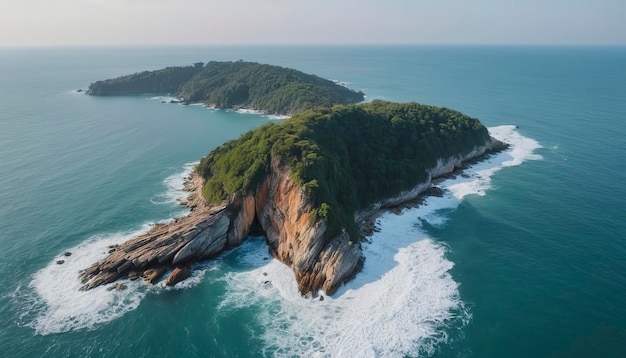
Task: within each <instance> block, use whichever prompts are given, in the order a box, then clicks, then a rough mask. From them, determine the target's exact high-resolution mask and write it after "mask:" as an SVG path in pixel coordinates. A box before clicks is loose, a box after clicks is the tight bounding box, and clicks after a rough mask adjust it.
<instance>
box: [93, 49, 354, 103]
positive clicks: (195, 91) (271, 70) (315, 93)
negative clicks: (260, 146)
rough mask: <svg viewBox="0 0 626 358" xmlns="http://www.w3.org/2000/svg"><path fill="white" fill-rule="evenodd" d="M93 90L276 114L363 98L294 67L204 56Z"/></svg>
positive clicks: (101, 84)
mask: <svg viewBox="0 0 626 358" xmlns="http://www.w3.org/2000/svg"><path fill="white" fill-rule="evenodd" d="M87 93H88V94H93V95H121V94H140V93H170V94H175V95H176V96H178V97H180V98H182V99H183V101H185V102H202V103H204V104H206V105H208V106H215V107H218V108H250V109H255V110H259V111H264V112H266V113H270V114H274V113H276V114H293V113H296V112H298V111H302V110H306V109H312V108H316V107H326V108H330V107H332V106H333V105H336V104H348V103H356V102H360V101H362V100H363V93H362V92H355V91H352V90H350V89H348V88H345V87H343V86H340V85H338V84H336V83H334V82H332V81H329V80H325V79H323V78H320V77H318V76H314V75H309V74H306V73H303V72H300V71H296V70H293V69H288V68H283V67H278V66H271V65H264V64H259V63H253V62H243V61H237V62H209V63H207V64H206V65H203V64H202V63H201V62H200V63H197V64H196V65H194V66H187V67H168V68H166V69H163V70H158V71H151V72H141V73H136V74H133V75H129V76H123V77H118V78H115V79H112V80H106V81H98V82H96V83H92V84H91V85H90V86H89V90H88V91H87Z"/></svg>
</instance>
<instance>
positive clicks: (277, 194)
mask: <svg viewBox="0 0 626 358" xmlns="http://www.w3.org/2000/svg"><path fill="white" fill-rule="evenodd" d="M495 145H499V146H500V145H502V143H499V142H498V143H490V144H488V145H486V146H484V147H478V148H476V150H475V151H473V152H472V153H470V154H468V155H467V156H463V157H452V158H447V159H441V160H440V161H439V162H438V163H437V165H436V167H435V168H432V169H431V170H430V171H429V175H428V180H427V182H425V183H420V184H418V185H416V186H415V187H414V188H413V189H412V190H409V191H406V192H403V193H400V194H399V195H398V196H397V197H395V198H389V199H387V200H385V201H384V202H381V203H378V204H375V205H373V206H372V207H370V208H367V209H365V210H363V211H361V212H358V213H356V214H355V221H356V222H357V224H359V225H363V224H364V223H365V222H366V221H367V218H368V217H370V216H371V215H374V214H375V213H376V212H377V211H378V210H380V209H382V208H388V207H392V206H394V205H400V204H402V203H405V202H407V201H410V200H414V199H415V198H417V196H418V195H419V194H420V193H422V192H423V191H425V190H427V189H428V188H430V186H431V183H430V181H431V179H432V178H434V177H436V176H440V175H443V174H446V173H449V172H452V171H453V170H454V168H455V167H458V166H459V165H461V163H462V162H463V161H464V160H467V159H471V158H472V157H474V156H479V155H482V154H483V153H484V152H485V151H486V150H492V149H494V146H495ZM498 149H502V148H498ZM203 183H204V182H203V180H202V179H201V178H199V177H197V176H192V178H191V180H190V181H189V182H188V183H187V184H186V186H185V189H186V190H189V191H191V195H190V196H189V198H188V200H187V201H186V205H187V206H189V207H190V208H191V212H190V214H189V215H188V216H186V217H183V218H179V219H176V220H174V221H173V222H171V223H169V224H167V225H163V224H160V225H155V227H154V228H152V230H150V231H149V232H147V233H146V234H143V235H140V236H138V237H137V238H135V239H132V240H130V241H127V242H126V243H124V244H122V245H119V246H116V247H113V248H112V249H111V250H112V251H111V253H110V255H109V256H107V257H106V258H105V259H103V260H102V261H100V262H98V263H95V264H94V265H92V266H91V267H89V268H88V269H86V270H85V271H84V272H83V273H82V274H81V279H82V282H83V283H84V284H85V285H84V287H83V288H84V289H90V288H92V287H96V286H99V285H102V284H107V283H110V282H113V281H115V280H117V279H119V278H122V277H129V278H131V277H137V276H138V275H139V273H140V272H143V276H144V277H145V278H146V277H147V275H148V274H150V273H152V272H153V271H155V270H156V271H158V272H159V273H160V275H159V277H160V276H161V275H162V274H163V273H162V272H160V271H161V270H165V269H167V268H174V267H177V266H185V267H187V266H188V265H189V264H190V263H193V262H196V261H199V260H204V259H207V258H210V257H213V256H215V255H218V254H219V253H220V252H221V251H223V250H224V249H226V248H229V247H234V246H237V245H240V244H241V243H242V241H243V240H244V239H245V238H246V237H247V236H248V233H249V231H250V228H251V227H252V225H253V224H254V223H255V221H256V222H258V223H259V224H260V226H261V227H262V229H263V230H264V231H265V234H266V238H267V243H268V245H269V248H270V251H271V252H272V254H273V255H274V257H276V258H277V259H278V260H280V261H281V262H283V263H285V264H286V265H288V266H289V267H291V268H292V269H293V271H294V274H295V277H296V280H297V282H298V289H299V290H300V292H301V293H302V294H303V295H317V292H318V290H320V289H322V290H324V291H325V292H326V293H327V294H333V293H334V292H335V291H336V290H337V288H339V286H341V284H342V283H343V282H345V281H346V280H348V279H350V278H351V277H352V276H354V275H355V274H356V272H357V271H358V270H359V268H360V266H361V265H362V263H363V259H362V257H361V249H360V245H358V244H354V243H352V242H351V241H350V238H349V236H348V234H347V233H346V232H342V233H340V234H339V235H338V236H336V237H330V238H329V237H327V236H326V235H325V233H326V229H327V225H326V222H325V220H324V219H316V220H312V218H311V214H310V212H311V209H312V203H311V200H310V198H309V197H308V195H307V194H306V192H305V191H304V190H303V189H302V188H300V187H299V186H298V185H296V184H294V183H293V182H292V181H291V179H290V178H289V173H288V171H287V169H286V168H285V167H283V166H281V164H280V161H279V160H278V159H274V160H272V163H271V168H270V170H269V173H268V174H267V175H266V177H265V179H264V180H263V182H262V183H261V184H260V185H259V187H258V188H257V190H256V193H255V194H254V195H252V194H248V195H245V196H235V197H234V198H232V201H231V202H230V203H226V202H224V203H221V204H219V205H213V206H207V205H206V202H205V201H204V198H203V197H202V194H201V193H202V185H203ZM151 270H152V271H151ZM188 270H189V269H188V268H187V269H180V268H179V269H175V270H174V272H173V273H172V274H171V275H170V277H169V278H168V280H167V283H166V284H168V285H174V284H176V283H177V282H180V280H183V279H185V278H186V277H188V276H189V274H190V272H188ZM163 272H164V271H163ZM156 280H158V278H152V276H150V278H149V281H150V282H155V281H156Z"/></svg>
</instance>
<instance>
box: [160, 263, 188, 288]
mask: <svg viewBox="0 0 626 358" xmlns="http://www.w3.org/2000/svg"><path fill="white" fill-rule="evenodd" d="M190 275H191V269H190V268H189V267H186V266H179V267H176V268H175V269H174V270H173V271H172V273H171V274H170V275H169V276H168V277H167V281H165V286H174V285H175V284H177V283H179V282H181V281H184V280H186V279H187V278H188V277H189V276H190Z"/></svg>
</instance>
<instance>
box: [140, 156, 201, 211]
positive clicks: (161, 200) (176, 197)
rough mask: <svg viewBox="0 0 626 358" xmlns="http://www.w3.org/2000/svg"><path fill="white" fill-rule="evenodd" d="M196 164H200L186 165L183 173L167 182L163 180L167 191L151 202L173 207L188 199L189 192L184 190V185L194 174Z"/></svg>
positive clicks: (166, 179)
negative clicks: (172, 205)
mask: <svg viewBox="0 0 626 358" xmlns="http://www.w3.org/2000/svg"><path fill="white" fill-rule="evenodd" d="M196 164H198V162H193V163H186V164H185V165H184V166H183V169H182V170H181V171H179V172H177V173H174V174H172V175H170V176H168V177H167V178H165V180H163V185H164V186H165V191H163V192H162V193H159V194H157V195H155V196H154V197H153V198H152V199H150V202H152V203H153V204H157V205H162V204H167V205H171V204H178V203H180V202H181V201H184V200H185V199H187V197H188V196H189V192H187V191H185V190H183V185H184V184H185V181H186V180H187V178H189V175H190V174H191V173H192V172H193V167H194V166H195V165H196Z"/></svg>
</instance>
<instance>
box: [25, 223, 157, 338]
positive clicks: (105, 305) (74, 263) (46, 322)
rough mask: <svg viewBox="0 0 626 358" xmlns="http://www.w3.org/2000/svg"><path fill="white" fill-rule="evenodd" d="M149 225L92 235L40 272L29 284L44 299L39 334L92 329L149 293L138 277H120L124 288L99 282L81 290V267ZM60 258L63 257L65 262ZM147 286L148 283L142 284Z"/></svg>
mask: <svg viewBox="0 0 626 358" xmlns="http://www.w3.org/2000/svg"><path fill="white" fill-rule="evenodd" d="M147 229H148V227H144V228H142V229H141V230H138V231H135V232H130V233H118V234H113V235H109V236H106V237H93V238H91V239H89V240H87V241H85V242H83V243H81V244H80V245H78V246H76V247H73V248H71V249H69V250H68V252H71V254H72V255H71V256H67V257H66V256H64V255H63V254H60V255H59V256H57V257H55V258H54V259H53V260H52V261H51V262H50V264H48V266H46V267H45V268H43V269H42V270H40V271H39V272H37V273H36V274H35V275H34V277H33V280H32V282H31V283H30V286H31V287H32V288H33V289H34V290H35V292H36V293H37V294H38V296H39V297H40V299H41V302H39V303H40V305H39V306H40V307H39V309H38V314H37V317H36V318H35V320H34V322H33V323H32V325H31V326H32V327H33V328H34V329H35V331H36V333H37V334H44V335H45V334H50V333H60V332H66V331H69V330H75V329H93V328H94V327H95V326H96V325H97V324H99V323H103V322H107V321H110V320H113V319H115V318H118V317H121V316H122V315H123V314H124V313H126V312H129V311H131V310H133V309H135V308H137V306H139V303H140V302H141V299H143V297H144V296H145V294H146V290H145V289H142V288H145V287H141V286H142V283H140V282H139V281H135V282H132V281H129V280H122V281H119V282H120V283H123V284H125V285H127V286H128V288H127V289H126V290H123V291H114V290H113V291H107V288H106V287H105V286H100V287H97V288H94V289H92V290H89V291H81V290H80V288H81V286H82V284H81V282H80V279H79V272H80V270H83V269H85V268H86V267H89V265H91V264H93V263H94V262H96V261H98V260H100V259H102V258H104V257H105V256H106V255H107V253H108V250H109V249H108V246H110V245H115V244H121V243H123V242H124V241H126V240H128V239H130V238H131V237H133V236H135V235H138V234H140V233H142V232H145V231H147ZM58 260H64V261H65V262H64V263H63V264H62V265H59V264H57V261H58ZM143 286H145V285H143Z"/></svg>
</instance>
